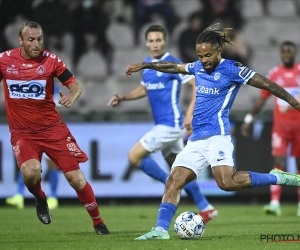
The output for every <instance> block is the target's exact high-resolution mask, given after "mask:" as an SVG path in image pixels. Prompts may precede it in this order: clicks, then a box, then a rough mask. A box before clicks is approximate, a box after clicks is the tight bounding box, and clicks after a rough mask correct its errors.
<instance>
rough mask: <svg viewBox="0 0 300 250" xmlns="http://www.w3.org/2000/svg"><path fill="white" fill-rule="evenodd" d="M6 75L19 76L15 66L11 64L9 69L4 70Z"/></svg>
mask: <svg viewBox="0 0 300 250" xmlns="http://www.w3.org/2000/svg"><path fill="white" fill-rule="evenodd" d="M6 73H7V74H13V75H17V74H19V70H18V69H17V68H16V66H15V65H13V64H12V65H11V66H10V67H8V68H6Z"/></svg>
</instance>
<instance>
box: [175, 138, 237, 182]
mask: <svg viewBox="0 0 300 250" xmlns="http://www.w3.org/2000/svg"><path fill="white" fill-rule="evenodd" d="M232 153H233V144H232V142H231V136H230V135H226V136H224V135H215V136H211V137H209V138H207V139H205V140H197V141H188V143H187V145H186V146H185V148H184V149H183V150H182V151H181V152H180V153H179V154H178V155H177V157H176V159H175V161H174V163H173V165H172V168H175V167H185V168H189V169H191V170H192V171H194V172H195V174H196V176H197V178H198V177H199V175H200V173H201V172H202V171H203V170H204V169H205V168H206V167H207V166H209V165H210V166H211V167H215V166H221V165H226V166H232V167H233V166H234V162H233V158H232Z"/></svg>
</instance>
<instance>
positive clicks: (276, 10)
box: [268, 0, 296, 17]
mask: <svg viewBox="0 0 300 250" xmlns="http://www.w3.org/2000/svg"><path fill="white" fill-rule="evenodd" d="M268 7H269V13H270V15H271V16H280V17H282V16H285V17H291V16H295V15H296V8H295V4H294V0H276V1H270V3H269V6H268Z"/></svg>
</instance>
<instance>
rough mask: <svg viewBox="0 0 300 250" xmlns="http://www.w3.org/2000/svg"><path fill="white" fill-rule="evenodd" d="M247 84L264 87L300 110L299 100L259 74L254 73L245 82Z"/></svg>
mask: <svg viewBox="0 0 300 250" xmlns="http://www.w3.org/2000/svg"><path fill="white" fill-rule="evenodd" d="M247 84H248V85H251V86H253V87H256V88H259V89H266V90H268V91H269V92H271V93H272V94H273V95H275V96H277V97H279V98H280V99H282V100H285V101H286V102H287V103H289V104H290V105H291V106H292V107H294V108H295V109H297V110H299V111H300V104H299V102H298V101H297V100H296V99H295V98H294V97H293V96H292V95H290V94H289V93H288V92H287V91H286V90H285V89H284V88H282V87H280V86H279V85H278V84H276V83H275V82H271V81H270V80H269V79H267V78H265V77H263V76H261V75H259V74H257V73H256V74H254V76H253V77H252V78H251V79H250V80H249V81H248V82H247Z"/></svg>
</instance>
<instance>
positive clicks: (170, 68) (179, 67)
mask: <svg viewBox="0 0 300 250" xmlns="http://www.w3.org/2000/svg"><path fill="white" fill-rule="evenodd" d="M186 65H187V64H186V63H175V62H166V61H164V62H152V63H147V62H143V63H136V64H129V65H128V67H127V69H126V74H127V76H131V74H132V73H134V72H138V71H140V70H141V69H154V70H157V71H160V72H165V73H171V74H176V73H182V74H190V73H188V72H186V70H185V66H186Z"/></svg>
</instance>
